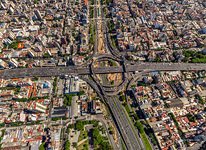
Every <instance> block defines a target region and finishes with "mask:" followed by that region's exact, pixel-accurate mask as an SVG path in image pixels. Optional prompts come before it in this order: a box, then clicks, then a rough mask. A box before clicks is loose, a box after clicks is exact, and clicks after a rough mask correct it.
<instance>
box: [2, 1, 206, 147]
mask: <svg viewBox="0 0 206 150" xmlns="http://www.w3.org/2000/svg"><path fill="white" fill-rule="evenodd" d="M96 2H97V1H95V4H96ZM100 7H101V9H100V10H101V11H102V9H103V8H102V5H100ZM96 9H97V8H96V7H95V11H94V12H95V15H94V16H95V18H96V19H97V20H100V21H101V20H102V22H103V23H102V30H103V31H102V32H103V33H104V45H105V49H106V50H107V52H110V54H109V55H111V57H116V58H117V60H119V58H120V56H119V54H118V53H117V50H115V49H113V48H112V46H111V45H110V42H109V36H108V34H107V27H106V25H105V21H104V19H105V17H104V13H102V12H103V11H102V12H100V14H101V16H99V18H98V15H97V10H96ZM97 26H98V23H97V21H96V23H95V28H96V35H97V34H99V33H98V31H97ZM97 42H98V39H97V36H96V42H95V48H94V52H95V53H96V52H97ZM98 58H101V59H105V60H109V59H110V58H109V57H107V56H105V57H104V56H101V55H100V54H95V55H94V57H93V60H95V59H97V60H98ZM88 64H89V63H88ZM123 64H124V65H121V66H110V67H97V68H93V67H91V66H92V63H91V64H89V65H88V66H87V67H85V66H82V67H81V66H67V67H61V66H56V67H42V68H41V67H36V68H16V69H5V70H0V78H2V79H10V78H23V77H49V76H65V75H79V76H80V77H81V78H82V79H83V80H85V81H86V82H87V83H88V84H89V85H90V86H91V87H92V88H93V89H94V90H95V91H96V92H97V93H98V95H99V96H100V98H102V100H103V102H104V103H105V104H107V106H108V108H109V109H110V111H111V114H112V116H113V119H114V121H115V122H116V126H117V128H118V130H119V132H120V135H121V138H122V139H123V141H124V144H125V146H126V148H127V149H128V150H141V149H142V150H143V149H145V148H144V145H143V144H142V141H141V138H140V137H139V134H138V133H137V130H135V129H134V126H133V124H132V122H131V120H130V119H129V118H128V116H127V114H126V112H125V111H124V108H123V107H122V105H121V103H120V101H119V100H118V96H108V93H107V92H106V91H105V90H104V87H103V86H102V85H101V84H100V82H99V81H98V79H96V78H95V74H108V73H125V74H127V73H132V72H133V73H134V72H135V73H139V72H140V74H141V72H148V71H184V70H185V71H186V70H187V71H188V70H206V64H191V63H147V62H135V63H132V62H123Z"/></svg>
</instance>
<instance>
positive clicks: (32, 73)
mask: <svg viewBox="0 0 206 150" xmlns="http://www.w3.org/2000/svg"><path fill="white" fill-rule="evenodd" d="M125 68H126V72H135V71H154V70H159V71H175V70H180V71H183V70H187V71H189V70H206V64H193V63H136V64H133V65H129V64H127V65H126V67H125ZM93 71H94V72H95V73H96V74H108V73H122V72H124V70H123V68H122V66H117V67H115V66H113V67H100V68H94V70H93ZM72 74H75V75H89V74H90V68H88V67H75V66H73V67H71V66H70V67H60V66H57V67H38V68H17V69H5V70H0V78H5V79H8V78H21V77H46V76H61V75H72Z"/></svg>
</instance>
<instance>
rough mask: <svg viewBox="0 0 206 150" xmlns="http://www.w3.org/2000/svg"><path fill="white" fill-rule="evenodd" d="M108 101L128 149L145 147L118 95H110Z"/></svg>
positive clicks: (139, 149) (135, 149) (137, 149)
mask: <svg viewBox="0 0 206 150" xmlns="http://www.w3.org/2000/svg"><path fill="white" fill-rule="evenodd" d="M107 103H108V105H109V107H110V108H111V111H112V114H113V115H114V118H115V120H116V122H117V124H118V127H119V130H120V131H121V135H122V137H123V140H124V142H125V145H126V146H127V149H129V150H141V149H144V146H143V145H142V144H141V142H140V137H139V136H138V134H137V133H136V130H133V128H132V124H130V120H128V117H127V116H126V114H125V111H124V109H123V108H122V105H121V103H120V101H119V99H118V97H117V96H113V97H108V99H107Z"/></svg>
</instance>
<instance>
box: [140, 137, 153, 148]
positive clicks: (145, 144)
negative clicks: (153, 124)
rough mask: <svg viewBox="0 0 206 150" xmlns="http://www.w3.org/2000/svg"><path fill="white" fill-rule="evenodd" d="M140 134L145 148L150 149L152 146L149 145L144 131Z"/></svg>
mask: <svg viewBox="0 0 206 150" xmlns="http://www.w3.org/2000/svg"><path fill="white" fill-rule="evenodd" d="M140 135H141V137H142V138H141V139H142V141H143V143H144V146H145V149H146V150H152V147H151V145H150V143H149V141H148V139H147V136H146V134H145V133H140Z"/></svg>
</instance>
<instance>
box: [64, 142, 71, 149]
mask: <svg viewBox="0 0 206 150" xmlns="http://www.w3.org/2000/svg"><path fill="white" fill-rule="evenodd" d="M69 149H70V142H69V140H66V142H65V146H64V150H69Z"/></svg>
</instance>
